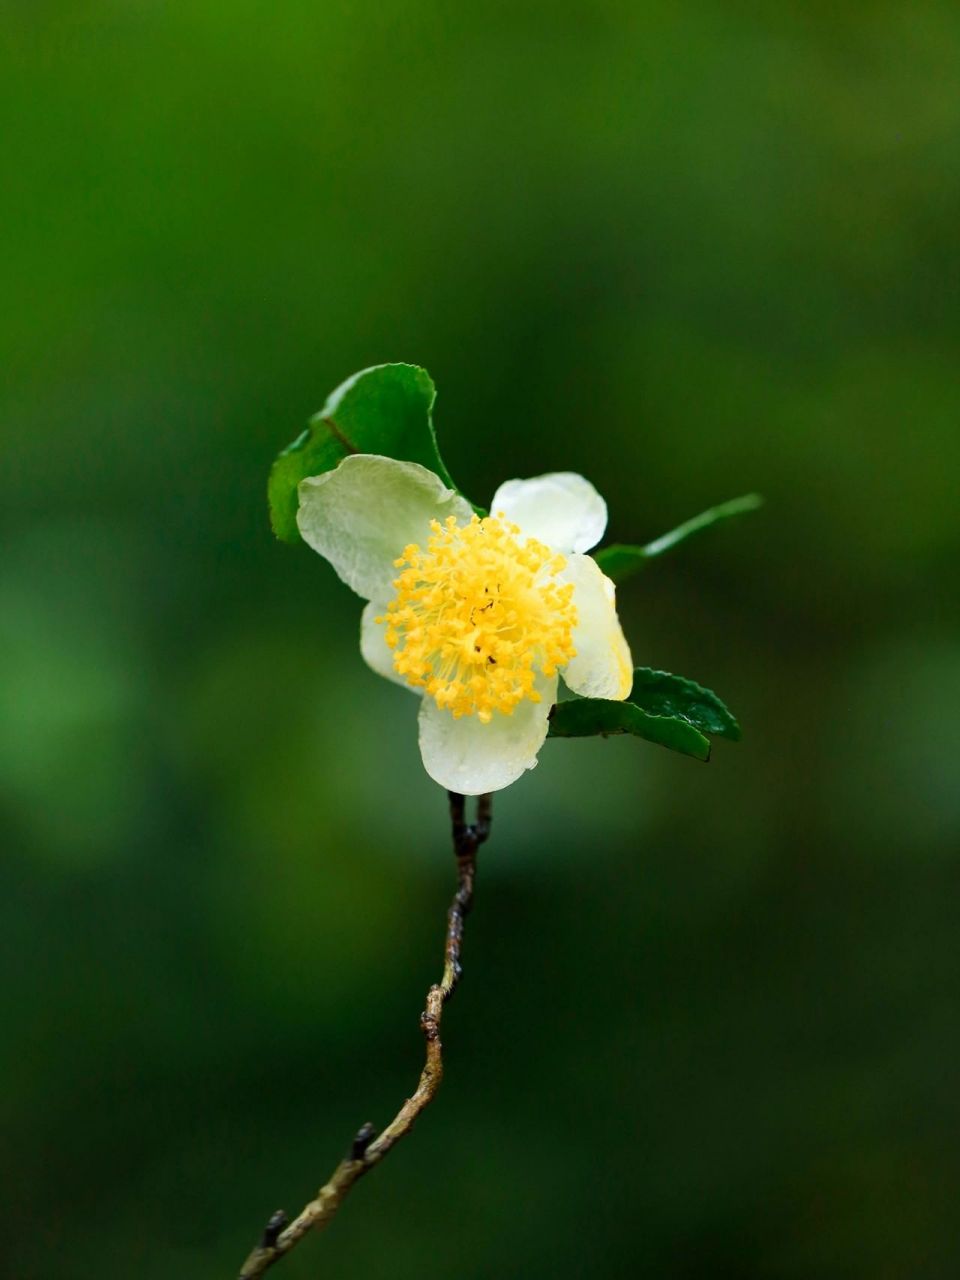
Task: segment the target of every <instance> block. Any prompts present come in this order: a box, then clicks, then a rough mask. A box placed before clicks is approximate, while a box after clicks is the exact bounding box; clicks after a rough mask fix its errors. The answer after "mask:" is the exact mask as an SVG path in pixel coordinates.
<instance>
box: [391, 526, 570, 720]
mask: <svg viewBox="0 0 960 1280" xmlns="http://www.w3.org/2000/svg"><path fill="white" fill-rule="evenodd" d="M430 529H431V537H430V539H429V541H428V542H427V546H426V550H421V549H420V547H418V546H417V545H416V544H415V543H411V545H410V546H408V547H405V548H404V550H403V555H402V556H401V557H400V558H399V559H398V560H395V561H394V564H395V566H396V567H397V568H398V569H400V570H401V573H400V576H399V577H398V578H396V579H395V580H394V583H393V585H394V586H395V587H396V589H397V596H396V599H395V600H393V601H391V603H390V604H389V605H388V606H387V612H386V614H385V615H384V616H383V617H382V618H377V622H385V623H386V626H387V630H386V641H387V644H388V645H389V646H390V648H391V649H392V650H393V665H394V667H395V668H396V670H397V671H398V672H399V674H400V675H402V676H404V677H405V679H406V680H407V683H408V684H411V685H413V686H414V687H415V688H418V689H423V690H424V691H425V692H426V693H428V694H429V695H430V696H431V697H432V698H434V699H435V700H436V703H437V706H439V707H445V708H446V709H448V710H449V711H451V712H452V713H453V715H454V716H455V717H456V718H458V719H459V717H460V716H470V715H476V716H477V717H478V718H479V720H481V721H482V722H483V723H484V724H487V723H489V722H490V720H491V719H492V718H493V713H494V711H500V712H502V713H503V714H504V715H511V714H512V712H513V709H514V707H516V706H517V704H518V703H520V702H522V701H523V699H524V698H529V699H530V700H531V701H532V702H539V701H540V694H539V693H538V692H537V690H536V689H535V688H534V683H535V680H536V675H537V673H538V672H542V674H543V675H544V676H547V677H548V678H549V677H552V676H555V675H556V674H557V670H558V668H560V667H562V666H564V665H565V664H566V663H567V662H569V661H570V659H571V658H573V657H575V656H576V650H575V649H574V647H573V640H572V636H573V629H574V627H575V626H576V625H577V610H576V607H575V605H574V603H573V584H572V583H566V584H561V583H559V582H557V581H556V577H557V574H558V573H560V571H561V570H562V569H563V568H564V566H565V564H566V561H565V560H564V558H563V556H561V555H557V554H556V552H554V551H551V549H550V548H549V547H546V546H544V545H543V543H542V542H537V541H536V539H534V538H527V539H526V540H525V541H524V542H521V541H519V534H520V530H519V528H518V527H517V526H516V525H515V524H510V523H509V522H508V521H507V520H506V519H505V518H504V517H503V516H486V517H485V518H484V519H482V520H481V519H480V518H479V517H478V516H473V517H472V518H471V520H470V521H469V523H468V524H465V525H462V526H458V524H457V520H456V517H455V516H449V517H448V518H447V520H446V523H445V524H442V525H441V524H440V523H439V521H437V520H432V521H431V522H430Z"/></svg>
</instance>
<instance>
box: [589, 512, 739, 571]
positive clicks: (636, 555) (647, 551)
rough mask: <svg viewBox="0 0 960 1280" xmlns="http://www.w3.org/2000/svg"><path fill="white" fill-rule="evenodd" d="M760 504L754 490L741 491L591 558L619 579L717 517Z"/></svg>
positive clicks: (703, 527)
mask: <svg viewBox="0 0 960 1280" xmlns="http://www.w3.org/2000/svg"><path fill="white" fill-rule="evenodd" d="M762 506H763V498H761V497H760V495H759V494H758V493H745V494H744V495H743V497H741V498H731V499H730V501H729V502H722V503H721V504H720V505H719V506H718V507H711V508H710V509H709V510H708V511H701V512H700V514H699V515H698V516H694V517H693V519H692V520H687V521H686V522H685V523H684V524H681V525H678V526H677V528H676V529H671V530H670V532H669V533H665V534H663V535H662V536H661V537H659V538H655V539H654V540H653V542H648V543H647V544H646V545H645V546H642V547H632V546H627V545H625V544H624V543H620V542H615V543H612V544H611V545H610V546H609V547H604V548H603V550H602V551H598V552H597V553H596V555H595V556H594V559H595V560H596V562H597V564H598V565H599V566H600V568H601V569H602V570H603V572H604V573H605V574H606V575H607V577H608V578H612V579H613V581H614V582H623V580H624V579H625V578H629V577H631V576H632V575H633V574H635V573H636V572H637V571H638V570H639V569H642V568H643V566H644V565H645V564H646V562H647V561H648V560H652V559H653V558H654V556H659V555H662V554H663V552H664V551H670V550H672V548H673V547H675V546H677V545H678V544H679V543H681V542H684V541H685V540H686V539H687V538H689V537H692V535H693V534H695V533H700V532H701V530H703V529H709V528H710V526H711V525H714V524H717V523H718V522H719V521H721V520H729V519H730V517H731V516H739V515H743V514H744V513H745V512H747V511H756V509H757V507H762Z"/></svg>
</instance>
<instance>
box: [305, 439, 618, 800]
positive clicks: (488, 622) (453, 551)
mask: <svg viewBox="0 0 960 1280" xmlns="http://www.w3.org/2000/svg"><path fill="white" fill-rule="evenodd" d="M299 498H300V508H299V513H298V516H297V523H298V524H299V527H300V532H301V534H302V535H303V538H304V541H305V542H306V543H307V544H308V545H309V546H311V547H312V548H313V549H314V550H315V551H318V552H319V553H320V555H322V556H324V557H325V558H326V559H327V560H329V561H330V563H331V564H332V565H333V567H334V569H335V570H336V572H337V574H338V576H339V577H340V578H342V580H343V581H344V582H345V583H346V584H347V586H348V587H351V588H352V589H353V590H354V591H355V592H356V593H357V594H358V595H359V596H362V597H363V598H364V599H365V600H367V601H369V603H368V604H367V606H366V608H365V609H364V611H363V619H362V623H361V634H360V649H361V652H362V654H363V656H364V658H365V659H366V661H367V662H368V663H369V665H370V666H371V667H372V668H373V670H374V671H376V672H377V673H378V674H379V675H382V676H386V678H387V679H388V680H394V681H396V682H397V683H398V684H403V685H405V686H406V687H408V688H410V689H412V690H413V691H414V692H415V693H417V694H419V695H421V697H422V702H421V706H420V752H421V755H422V756H423V764H424V768H425V769H426V771H427V773H428V774H429V775H430V777H431V778H433V779H434V780H435V781H436V782H438V783H439V784H440V785H441V786H442V787H446V788H447V789H448V790H449V791H458V792H461V793H462V794H464V795H480V794H483V793H484V792H487V791H497V790H499V789H500V788H501V787H506V786H509V784H510V783H511V782H515V781H516V780H517V778H519V777H520V775H521V774H522V773H523V772H524V770H526V769H532V768H533V767H534V765H535V764H536V763H537V752H538V751H539V750H540V747H541V746H542V744H543V741H544V739H545V738H546V736H547V728H548V718H549V715H550V709H551V707H552V706H553V704H554V702H555V701H556V693H557V681H558V677H559V674H560V673H561V672H562V674H563V678H564V681H565V682H566V684H567V685H568V687H569V688H570V689H571V690H572V691H573V692H574V693H577V694H581V695H583V696H585V697H594V698H613V699H617V700H622V699H624V698H626V697H627V695H628V693H629V692H630V686H631V682H632V678H633V663H632V661H631V658H630V650H629V648H628V647H627V642H626V640H625V639H624V636H623V632H622V631H621V629H620V623H619V620H618V618H617V612H616V605H615V598H614V587H613V583H612V582H611V581H610V579H609V578H607V577H605V576H604V575H603V574H602V573H601V571H600V569H599V568H598V566H597V564H596V562H595V561H594V560H592V559H591V558H590V557H589V556H587V555H584V554H583V553H584V552H586V551H588V550H589V549H590V548H591V547H593V546H595V545H596V544H597V542H599V540H600V538H601V537H602V536H603V532H604V530H605V528H606V524H607V507H606V503H605V502H604V501H603V499H602V498H601V497H600V495H599V494H598V493H597V491H596V489H594V487H593V485H591V484H590V482H589V481H587V480H585V479H584V478H583V477H582V476H579V475H575V474H574V473H572V472H557V473H554V474H551V475H545V476H537V477H536V478H534V479H532V480H508V481H507V482H506V483H505V484H502V485H501V486H500V488H499V489H498V490H497V492H496V493H495V494H494V496H493V503H492V505H491V512H492V514H491V515H490V516H487V517H485V518H484V519H482V520H481V519H479V518H478V517H477V516H476V515H475V514H474V513H473V511H472V509H471V507H470V505H469V503H467V501H466V500H465V499H464V498H462V497H461V496H460V495H459V494H457V493H455V492H454V491H453V490H452V489H448V488H447V487H446V486H445V485H444V483H443V481H442V480H441V479H440V478H439V477H438V476H437V475H435V474H434V473H433V472H432V471H428V470H427V468H426V467H422V466H419V465H418V464H417V463H414V462H399V461H397V460H396V459H394V458H386V457H381V456H380V455H378V454H363V453H361V454H352V455H350V456H349V457H347V458H344V460H343V461H342V462H341V463H340V465H339V466H338V467H337V468H336V469H335V470H334V471H327V472H325V473H324V474H323V475H318V476H310V477H308V478H307V479H306V480H303V481H301V483H300V489H299Z"/></svg>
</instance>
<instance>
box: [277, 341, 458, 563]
mask: <svg viewBox="0 0 960 1280" xmlns="http://www.w3.org/2000/svg"><path fill="white" fill-rule="evenodd" d="M436 394H437V393H436V389H435V387H434V385H433V382H432V380H431V378H430V375H429V374H428V373H427V371H426V369H420V368H418V367H417V366H416V365H413V364H379V365H374V366H373V368H370V369H362V370H361V371H360V372H359V373H355V374H354V375H353V377H352V378H348V379H347V380H346V382H344V383H341V385H340V386H339V387H337V389H336V391H334V392H333V394H332V395H331V396H330V397H329V398H328V400H327V402H326V404H325V405H324V406H323V408H322V409H321V410H320V412H319V413H316V414H314V416H313V417H312V418H311V419H310V425H309V426H308V427H307V429H306V430H305V431H304V432H302V433H301V434H300V435H299V436H297V438H296V440H294V441H293V443H292V444H289V445H287V447H286V449H284V450H283V452H282V453H281V454H280V455H279V456H278V457H277V459H276V461H275V462H274V464H273V467H272V468H271V471H270V480H269V483H268V486H267V496H268V501H269V505H270V523H271V525H272V526H273V531H274V533H275V534H276V535H277V537H278V538H280V539H282V540H283V541H284V542H291V543H296V542H299V541H300V531H299V529H298V528H297V506H298V499H297V485H299V483H300V481H301V480H303V479H304V478H305V477H306V476H316V475H321V474H322V473H323V472H325V471H332V470H333V468H334V467H336V466H337V464H338V463H339V462H341V461H342V460H343V459H344V458H345V457H346V456H347V454H348V453H379V454H383V455H384V456H386V457H388V458H399V459H400V460H401V461H404V462H419V463H420V464H421V465H422V466H424V467H427V468H428V469H429V470H430V471H434V472H436V474H437V475H438V476H439V477H440V479H441V480H442V481H443V482H444V484H446V485H449V487H450V488H451V489H455V488H456V485H455V484H454V483H453V481H452V480H451V478H450V473H449V472H448V471H447V468H446V467H445V466H444V464H443V460H442V458H441V457H440V454H439V451H438V450H437V438H436V435H435V433H434V429H433V420H432V418H431V410H432V409H433V402H434V400H435V399H436Z"/></svg>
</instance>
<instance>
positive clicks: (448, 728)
mask: <svg viewBox="0 0 960 1280" xmlns="http://www.w3.org/2000/svg"><path fill="white" fill-rule="evenodd" d="M536 687H537V690H538V692H539V693H540V696H541V701H540V702H531V701H530V699H529V698H524V700H523V702H521V703H519V705H518V706H517V707H516V708H515V709H514V712H513V715H510V716H505V715H502V714H501V713H500V712H499V711H495V712H494V713H493V719H492V720H491V721H490V723H489V724H482V723H481V722H480V721H479V720H478V719H477V717H476V716H461V717H460V719H459V720H455V719H454V718H453V716H452V715H451V713H450V712H449V711H446V710H443V709H441V708H440V707H438V706H437V704H436V702H434V700H433V698H430V697H426V698H424V700H423V703H422V704H421V707H420V754H421V756H422V757H423V767H424V768H425V769H426V771H427V773H429V775H430V777H431V778H433V780H434V782H439V783H440V786H441V787H446V789H447V790H448V791H459V792H460V794H461V795H465V796H479V795H483V794H484V793H485V792H487V791H499V790H500V789H501V788H502V787H508V786H509V785H510V783H511V782H516V780H517V778H519V777H520V775H521V774H522V773H523V772H524V771H525V770H526V769H532V768H533V767H534V765H535V764H536V763H537V752H538V751H539V750H540V748H541V747H542V746H543V740H544V738H546V736H547V727H548V725H547V721H548V718H549V715H550V708H551V707H552V706H553V704H554V702H555V701H556V697H557V680H556V677H554V678H553V679H552V680H547V679H545V678H544V677H540V679H539V680H538V682H537V686H536Z"/></svg>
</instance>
